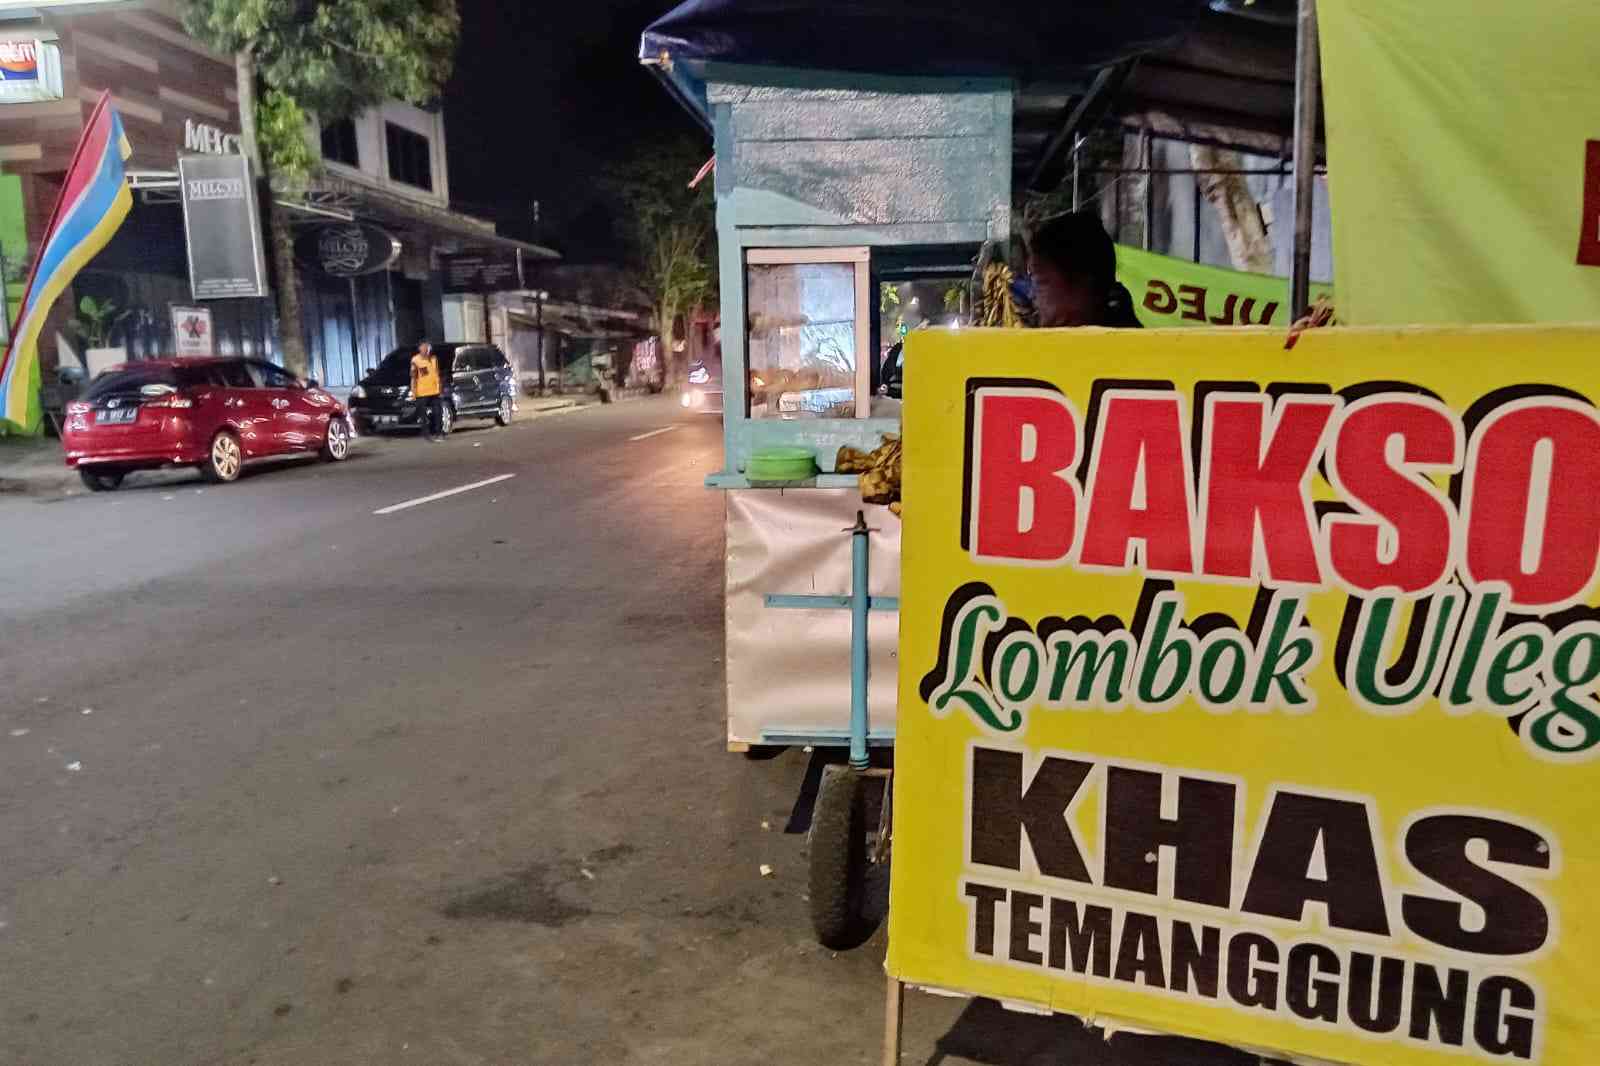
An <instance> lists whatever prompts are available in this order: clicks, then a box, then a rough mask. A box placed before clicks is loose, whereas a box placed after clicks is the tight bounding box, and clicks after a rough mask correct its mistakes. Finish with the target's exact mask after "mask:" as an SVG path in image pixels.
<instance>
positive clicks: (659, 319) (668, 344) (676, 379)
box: [656, 303, 689, 389]
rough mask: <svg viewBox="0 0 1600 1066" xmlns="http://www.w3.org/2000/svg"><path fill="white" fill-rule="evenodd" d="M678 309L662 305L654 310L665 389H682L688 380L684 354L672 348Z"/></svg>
mask: <svg viewBox="0 0 1600 1066" xmlns="http://www.w3.org/2000/svg"><path fill="white" fill-rule="evenodd" d="M677 325H678V309H677V307H676V306H675V305H673V304H670V303H663V304H662V305H661V306H660V307H658V308H657V309H656V333H657V334H658V335H659V336H660V337H661V384H662V385H663V387H665V388H669V389H674V388H680V387H682V386H683V385H684V384H685V383H686V382H687V381H688V380H689V370H688V367H687V366H686V365H685V361H684V354H685V353H683V352H680V351H678V350H677V349H676V347H674V342H673V334H674V333H675V332H677Z"/></svg>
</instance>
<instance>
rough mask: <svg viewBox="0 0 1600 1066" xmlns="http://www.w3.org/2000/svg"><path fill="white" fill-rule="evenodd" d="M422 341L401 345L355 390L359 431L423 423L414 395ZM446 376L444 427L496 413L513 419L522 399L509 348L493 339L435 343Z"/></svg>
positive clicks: (353, 408)
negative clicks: (415, 367) (413, 360)
mask: <svg viewBox="0 0 1600 1066" xmlns="http://www.w3.org/2000/svg"><path fill="white" fill-rule="evenodd" d="M414 354H416V347H415V346H411V345H408V346H406V347H404V348H396V349H395V350H394V351H392V352H390V353H389V354H388V355H386V356H384V357H383V362H381V363H379V364H378V366H377V367H376V369H374V370H372V371H371V372H370V373H368V374H367V376H366V377H364V378H362V379H361V383H360V384H359V385H357V386H356V387H355V388H354V389H352V390H351V392H350V416H351V417H352V418H353V419H354V420H355V425H356V432H358V433H370V432H372V431H373V430H384V429H395V428H397V427H400V426H414V427H420V414H421V411H422V408H421V407H420V406H419V405H418V403H417V399H416V397H415V396H413V395H411V357H412V356H413V355H414ZM433 354H434V356H435V357H436V358H437V359H438V360H439V376H440V377H441V378H442V379H443V382H442V384H443V387H444V391H443V395H444V411H443V422H444V426H443V429H444V431H445V432H446V433H449V432H450V427H451V426H453V425H454V424H455V422H456V419H458V418H492V419H494V420H495V421H496V422H497V423H499V424H500V425H502V426H505V425H509V424H510V423H511V412H512V408H513V406H514V405H515V403H516V396H517V384H516V372H515V371H513V370H512V369H511V362H510V360H508V359H507V358H506V357H505V353H504V352H502V351H501V350H500V349H499V348H498V347H496V346H495V345H493V344H435V345H434V346H433Z"/></svg>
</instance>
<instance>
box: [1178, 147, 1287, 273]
mask: <svg viewBox="0 0 1600 1066" xmlns="http://www.w3.org/2000/svg"><path fill="white" fill-rule="evenodd" d="M1189 162H1190V164H1191V165H1192V166H1193V167H1194V168H1195V170H1197V171H1209V172H1210V173H1202V174H1200V175H1199V181H1198V189H1199V192H1200V195H1201V196H1203V197H1205V200H1206V202H1207V203H1209V204H1210V205H1211V206H1212V207H1213V208H1215V209H1216V212H1217V218H1218V219H1219V220H1220V221H1221V223H1222V236H1223V239H1224V240H1226V241H1227V243H1228V259H1229V260H1230V261H1231V262H1232V263H1233V267H1234V269H1235V270H1252V271H1255V272H1256V273H1258V274H1270V273H1271V272H1272V242H1271V241H1270V240H1269V239H1268V238H1267V227H1266V225H1265V224H1264V223H1263V222H1262V221H1261V208H1260V207H1259V206H1257V204H1256V199H1255V196H1254V195H1252V194H1251V192H1250V186H1249V185H1248V184H1247V183H1246V182H1245V179H1244V175H1243V174H1237V173H1217V172H1218V171H1224V172H1225V171H1237V170H1241V169H1243V167H1244V160H1243V159H1242V158H1240V156H1239V153H1238V152H1230V151H1225V150H1223V149H1220V148H1213V147H1211V146H1209V145H1204V144H1191V145H1190V146H1189Z"/></svg>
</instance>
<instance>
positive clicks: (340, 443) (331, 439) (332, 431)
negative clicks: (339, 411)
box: [317, 418, 350, 463]
mask: <svg viewBox="0 0 1600 1066" xmlns="http://www.w3.org/2000/svg"><path fill="white" fill-rule="evenodd" d="M317 454H319V455H321V456H322V459H323V461H324V462H328V463H337V462H339V461H340V460H342V459H343V458H344V457H345V456H347V455H349V454H350V427H349V426H347V425H345V424H344V419H342V418H330V419H328V436H327V438H326V439H325V440H324V441H323V442H322V450H321V451H320V452H318V453H317Z"/></svg>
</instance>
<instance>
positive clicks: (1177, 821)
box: [889, 329, 1600, 1066]
mask: <svg viewBox="0 0 1600 1066" xmlns="http://www.w3.org/2000/svg"><path fill="white" fill-rule="evenodd" d="M1596 340H1600V335H1597V334H1596V333H1595V332H1593V331H1580V330H1536V329H1503V330H1502V329H1484V330H1477V331H1463V330H1457V331H1445V330H1435V331H1421V330H1418V331H1406V332H1400V331H1360V330H1327V331H1315V332H1312V333H1309V334H1307V335H1306V336H1304V337H1303V338H1302V339H1301V341H1300V344H1299V346H1298V347H1297V348H1296V349H1295V352H1294V357H1293V363H1292V365H1291V364H1287V363H1286V361H1285V356H1284V352H1283V342H1282V338H1281V336H1277V335H1270V334H1265V333H1262V334H1252V333H1231V332H1230V333H1223V332H1212V331H1196V332H1187V331H1150V332H1131V331H1130V332H1116V333H1106V332H1101V331H1082V332H1079V331H1070V332H1061V333H1053V332H1026V333H1024V332H1003V331H966V332H963V333H962V334H960V335H953V334H951V335H932V334H930V335H924V334H918V335H917V336H916V337H914V338H913V341H914V343H913V344H909V345H908V348H910V349H911V350H910V351H909V352H908V356H909V358H910V359H911V360H914V361H915V365H916V366H917V371H918V377H917V382H916V385H917V388H916V390H914V391H910V392H908V394H907V414H906V441H907V451H906V469H905V474H904V485H905V489H904V492H905V499H906V514H905V539H904V555H903V559H904V575H905V576H904V581H903V589H904V593H905V594H904V596H903V597H902V608H901V654H900V662H901V665H902V675H901V677H902V680H901V696H900V711H899V715H898V730H899V732H898V736H897V739H896V747H897V753H896V754H897V758H896V764H897V770H896V778H895V814H896V819H895V820H896V825H895V845H894V848H895V850H894V863H895V869H894V878H893V881H892V886H893V892H894V900H893V906H892V908H891V911H890V915H891V923H892V924H891V930H890V958H889V966H890V970H891V972H892V973H894V974H895V975H896V976H897V977H899V978H901V979H902V980H906V981H911V982H914V983H918V984H924V985H932V986H943V987H949V988H955V989H959V990H962V991H966V992H973V993H977V994H981V995H986V996H993V997H996V998H1003V999H1008V1000H1021V1001H1030V1002H1034V1003H1037V1004H1040V1005H1043V1006H1046V1007H1049V1008H1051V1009H1055V1010H1062V1011H1069V1012H1072V1013H1076V1014H1081V1015H1084V1016H1086V1017H1101V1018H1113V1019H1118V1020H1122V1021H1124V1022H1127V1023H1129V1024H1134V1025H1142V1026H1145V1027H1150V1028H1158V1029H1163V1030H1167V1031H1170V1032H1176V1033H1183V1034H1187V1035H1191V1036H1197V1037H1204V1038H1209V1039H1214V1040H1222V1041H1226V1042H1229V1043H1234V1044H1241V1045H1246V1046H1250V1047H1259V1048H1266V1049H1270V1050H1273V1051H1278V1052H1284V1053H1289V1054H1297V1055H1305V1056H1314V1057H1317V1058H1322V1059H1329V1060H1334V1061H1340V1062H1349V1063H1358V1064H1371V1066H1380V1064H1381V1066H1444V1064H1447V1063H1464V1062H1469V1061H1477V1062H1482V1061H1507V1062H1541V1063H1547V1064H1555V1066H1581V1064H1587V1063H1591V1062H1593V1061H1594V1054H1593V1047H1594V1044H1593V1038H1592V1036H1591V1029H1592V1025H1591V1022H1590V1017H1589V1016H1590V1013H1591V1011H1592V1007H1591V1004H1592V1003H1593V1002H1594V1000H1595V998H1596V995H1597V993H1600V977H1597V976H1596V972H1595V970H1594V969H1593V967H1592V966H1591V965H1590V960H1591V959H1592V957H1593V955H1594V953H1595V950H1596V948H1600V931H1597V930H1600V902H1597V898H1596V894H1595V893H1594V892H1593V890H1592V875H1593V874H1595V873H1596V872H1597V871H1600V834H1596V833H1595V831H1594V826H1595V824H1596V819H1597V816H1600V794H1597V791H1596V789H1595V788H1594V787H1593V786H1594V784H1595V779H1594V775H1595V770H1596V767H1597V765H1600V763H1597V762H1596V759H1597V758H1600V699H1597V696H1596V689H1597V687H1600V596H1597V593H1596V586H1597V582H1596V577H1597V569H1600V494H1597V493H1596V492H1595V491H1594V485H1595V484H1596V483H1597V482H1600V410H1597V409H1596V408H1595V407H1594V405H1593V404H1592V403H1590V401H1589V400H1588V399H1586V398H1585V397H1589V396H1600V371H1596V370H1594V369H1592V356H1591V354H1590V353H1592V351H1593V348H1594V344H1595V342H1596ZM1535 355H1536V356H1537V365H1538V368H1539V373H1538V379H1537V380H1536V381H1535V380H1530V379H1526V378H1525V377H1524V375H1525V374H1526V369H1527V367H1528V366H1529V365H1530V359H1531V358H1532V357H1533V356H1535ZM974 367H982V368H983V370H982V373H981V374H974V373H973V368H974ZM1107 367H1115V368H1116V377H1115V378H1112V377H1109V376H1107V375H1105V374H1104V368H1107ZM952 841H960V842H961V843H960V844H959V845H955V846H952V844H951V842H952Z"/></svg>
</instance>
